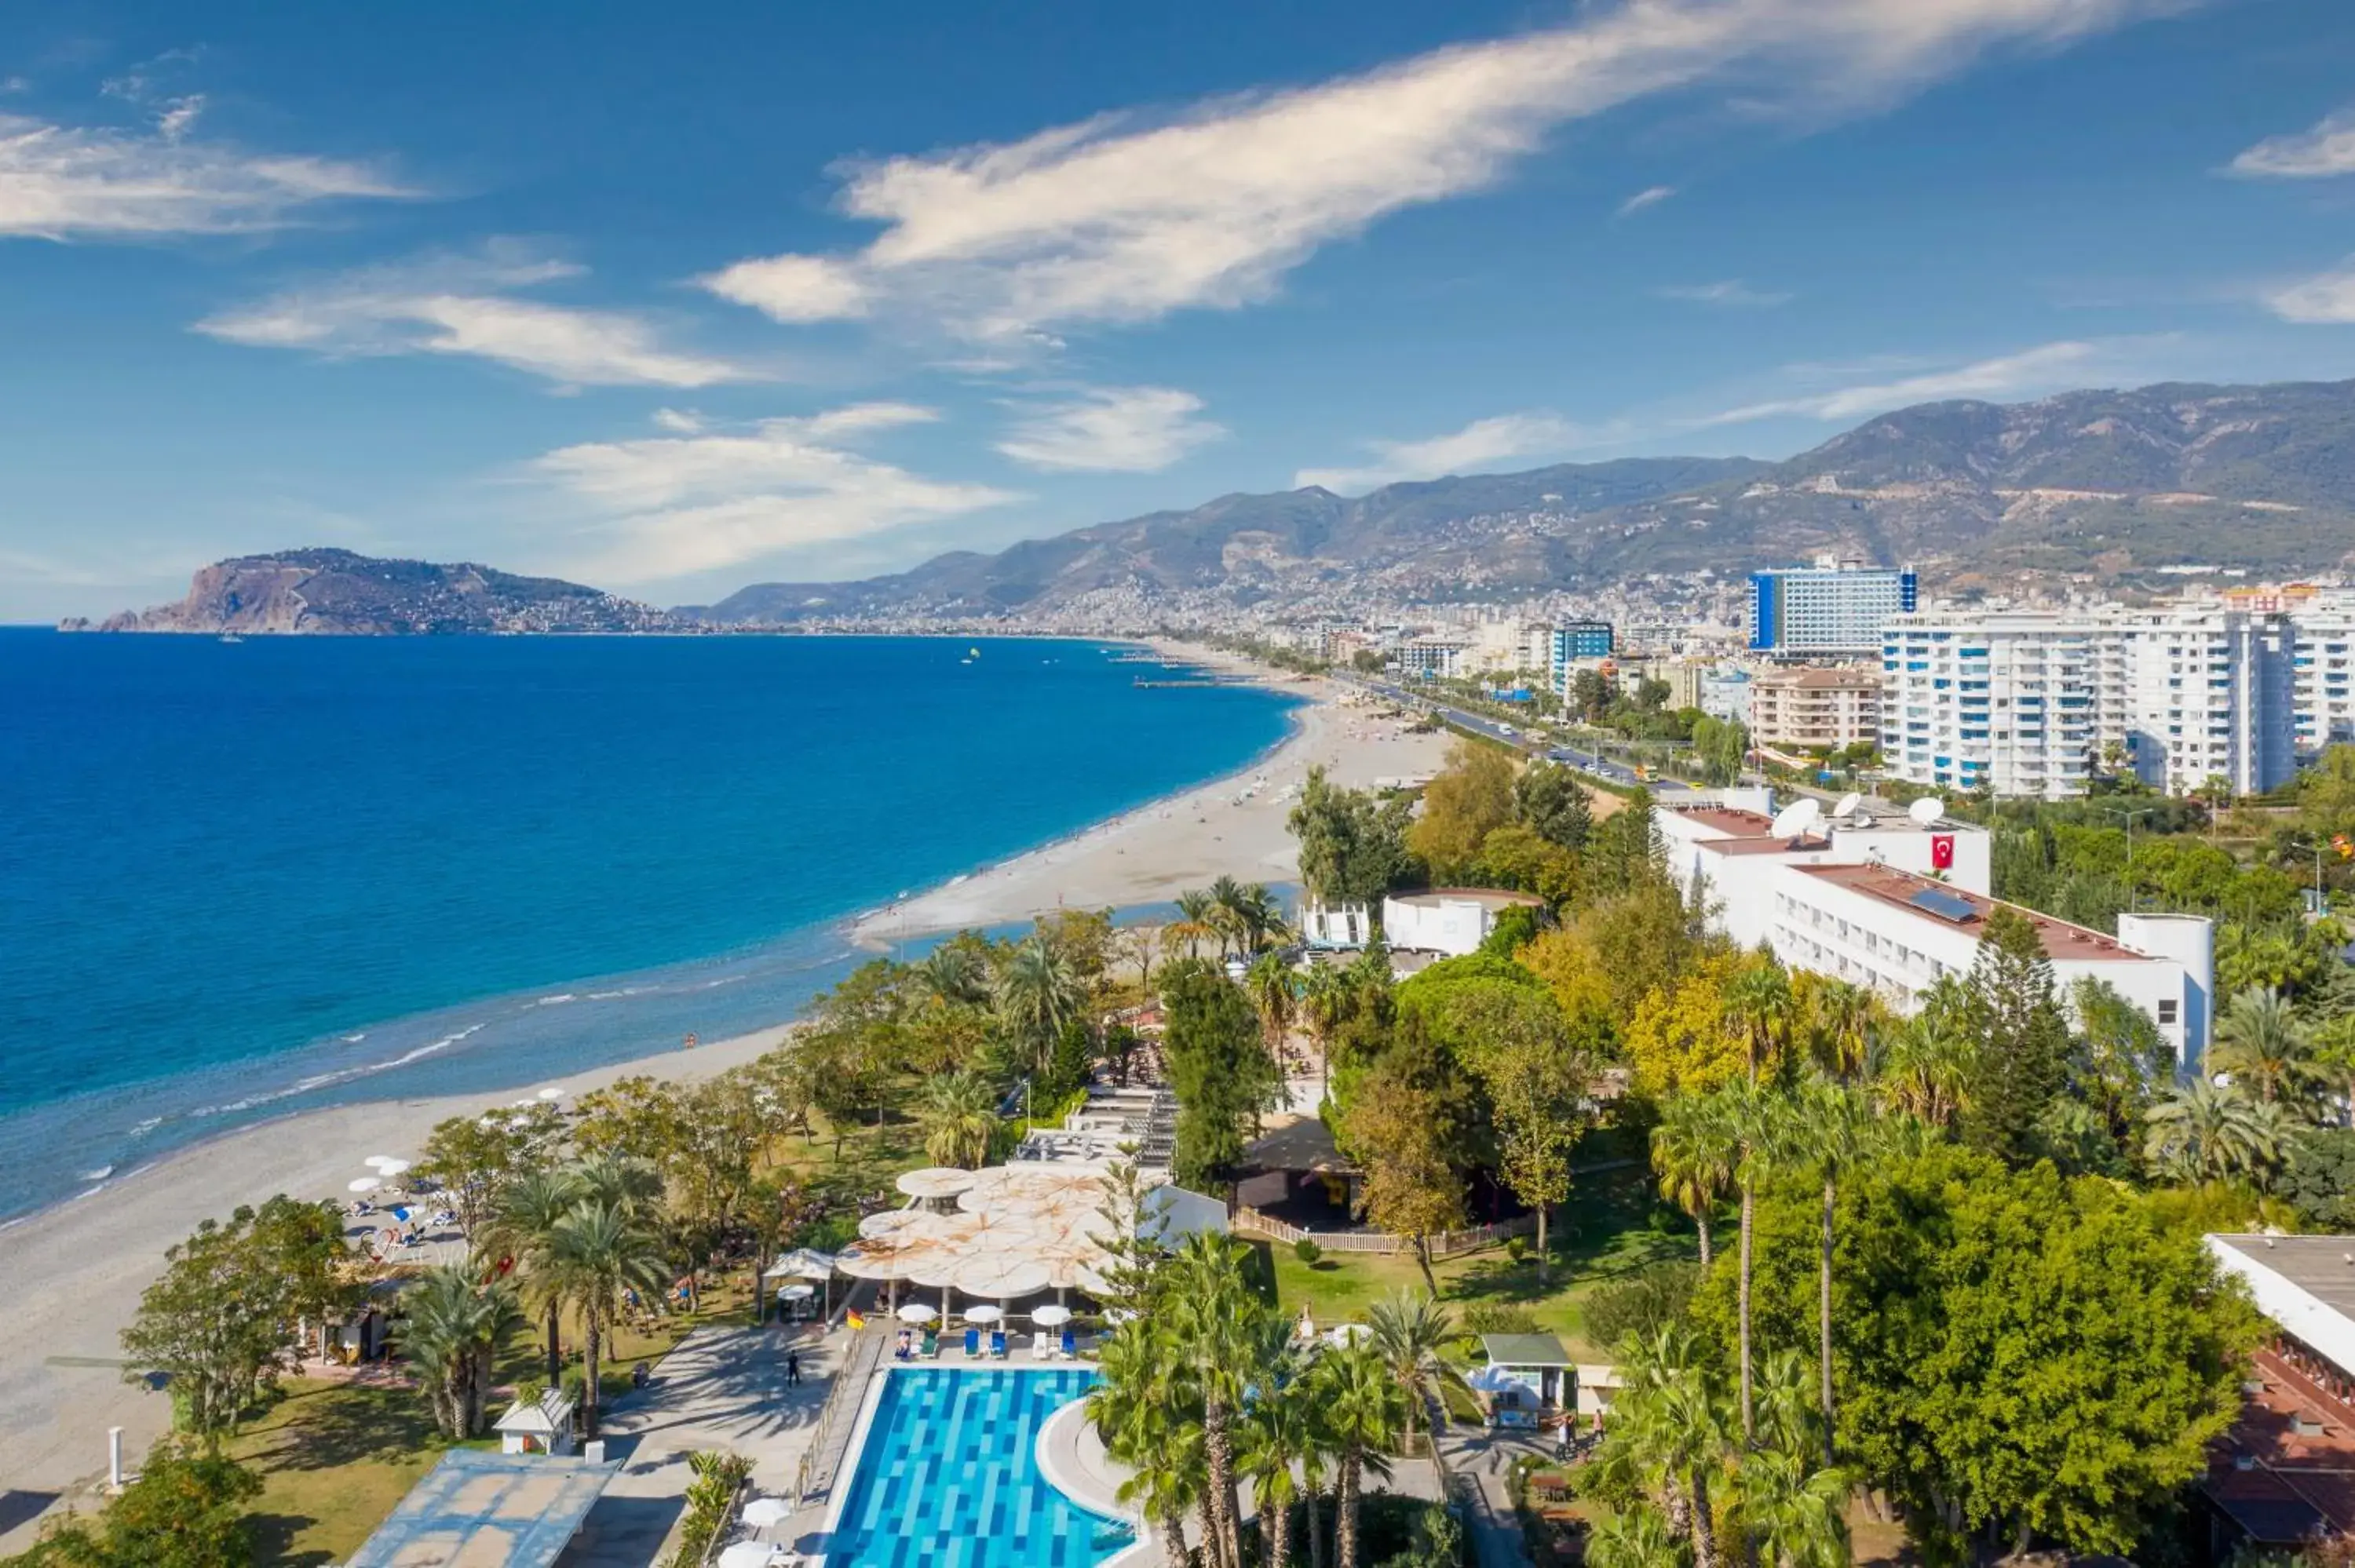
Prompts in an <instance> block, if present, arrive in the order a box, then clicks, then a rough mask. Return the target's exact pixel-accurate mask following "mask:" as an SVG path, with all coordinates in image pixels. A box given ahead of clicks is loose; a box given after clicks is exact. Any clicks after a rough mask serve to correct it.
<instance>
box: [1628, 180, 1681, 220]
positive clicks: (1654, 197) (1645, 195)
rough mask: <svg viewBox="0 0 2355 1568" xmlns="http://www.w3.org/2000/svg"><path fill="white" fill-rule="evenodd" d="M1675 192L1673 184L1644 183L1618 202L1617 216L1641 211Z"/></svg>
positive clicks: (1657, 203)
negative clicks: (1632, 193)
mask: <svg viewBox="0 0 2355 1568" xmlns="http://www.w3.org/2000/svg"><path fill="white" fill-rule="evenodd" d="M1676 194H1677V187H1676V186H1674V185H1646V186H1645V187H1644V188H1643V189H1642V190H1639V191H1637V192H1636V194H1635V195H1634V196H1629V197H1628V198H1627V199H1626V200H1625V201H1623V202H1621V203H1620V204H1619V216H1620V217H1626V216H1627V215H1628V214H1630V213H1636V212H1641V211H1643V210H1644V209H1645V208H1646V207H1657V206H1659V205H1660V204H1661V203H1662V202H1664V201H1666V200H1668V198H1669V197H1670V196H1674V195H1676Z"/></svg>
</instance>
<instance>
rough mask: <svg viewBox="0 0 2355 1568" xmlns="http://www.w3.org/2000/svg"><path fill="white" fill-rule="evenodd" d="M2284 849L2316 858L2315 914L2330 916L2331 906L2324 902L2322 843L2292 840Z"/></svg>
mask: <svg viewBox="0 0 2355 1568" xmlns="http://www.w3.org/2000/svg"><path fill="white" fill-rule="evenodd" d="M2284 847H2285V848H2287V849H2293V850H2299V851H2303V852H2305V853H2310V854H2312V855H2313V856H2314V912H2315V913H2316V914H2317V915H2326V914H2328V913H2329V910H2330V906H2328V904H2325V903H2324V902H2323V901H2322V844H2321V842H2320V841H2318V840H2314V841H2301V840H2297V839H2292V840H2291V841H2290V842H2288V843H2287V844H2286V845H2285V846H2284Z"/></svg>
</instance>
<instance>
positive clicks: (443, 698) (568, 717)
mask: <svg viewBox="0 0 2355 1568" xmlns="http://www.w3.org/2000/svg"><path fill="white" fill-rule="evenodd" d="M975 647H977V648H978V649H979V650H980V652H979V656H978V657H972V658H970V659H969V658H968V650H969V649H970V648H975ZM1146 670H1147V672H1148V673H1153V672H1152V667H1151V666H1146ZM1137 673H1138V670H1137V667H1136V666H1135V665H1133V664H1125V663H1121V662H1115V651H1113V650H1108V649H1105V648H1102V647H1099V646H1097V645H1095V644H1092V643H1087V642H1035V641H983V642H980V643H970V642H967V641H954V642H951V641H941V640H935V639H921V638H856V639H854V638H840V639H794V638H705V639H661V638H646V639H473V638H466V639H415V640H394V639H368V638H356V639H341V638H334V639H329V638H282V639H272V638H256V639H252V640H250V641H245V642H242V643H238V644H224V643H220V642H218V641H213V640H210V639H198V638H177V637H92V636H61V635H58V634H54V633H50V632H47V631H38V630H0V1216H5V1215H9V1214H17V1213H23V1212H25V1211H26V1210H27V1209H28V1208H31V1207H34V1206H37V1205H39V1204H41V1203H45V1202H52V1201H55V1200H57V1199H59V1198H62V1197H67V1196H70V1195H72V1194H74V1193H75V1192H80V1191H86V1190H88V1189H89V1188H90V1187H91V1185H92V1184H94V1183H97V1182H100V1181H104V1180H105V1179H106V1178H107V1176H108V1175H109V1174H111V1173H113V1172H117V1171H123V1170H127V1169H130V1168H131V1167H132V1166H133V1164H135V1163H137V1162H142V1161H144V1160H149V1159H152V1158H153V1157H154V1156H155V1155H156V1154H158V1153H161V1152H163V1151H165V1150H169V1149H171V1148H174V1147H177V1146H179V1145H182V1144H185V1143H186V1142H188V1141H191V1140H193V1139H197V1138H201V1137H205V1136H208V1135H210V1134H212V1133H215V1132H218V1131H220V1130H223V1129H225V1128H230V1127H234V1126H238V1125H241V1124H243V1123H246V1122H250V1121H253V1120H256V1119H260V1118H264V1117H270V1116H276V1115H282V1114H285V1113H287V1112H290V1111H296V1110H302V1109H307V1108H310V1107H315V1106H319V1105H325V1104H330V1103H335V1102H336V1101H341V1100H351V1099H358V1098H374V1097H389V1096H394V1095H415V1094H438V1093H461V1092H474V1091H476V1090H487V1089H491V1088H496V1087H502V1086H508V1085H513V1084H518V1083H524V1082H527V1081H530V1080H533V1079H538V1078H556V1077H560V1076H561V1075H563V1074H564V1073H566V1072H569V1071H573V1070H577V1069H579V1068H581V1067H584V1066H588V1065H598V1064H602V1063H606V1062H611V1061H615V1060H620V1059H623V1058H625V1057H628V1056H632V1055H636V1054H643V1053H645V1052H647V1051H650V1050H657V1049H661V1048H664V1047H666V1046H669V1045H675V1044H677V1042H678V1040H679V1038H680V1036H682V1035H683V1034H684V1033H687V1032H689V1031H695V1032H698V1033H701V1034H702V1035H703V1036H704V1037H705V1038H707V1039H711V1038H717V1037H720V1036H723V1035H726V1034H730V1033H741V1032H742V1031H744V1030H747V1029H751V1028H755V1027H759V1026H761V1025H762V1024H766V1023H771V1022H776V1021H778V1020H780V1019H782V1018H783V1017H786V1016H789V1015H790V1014H791V1013H792V1012H793V1011H794V1009H795V1008H796V1007H798V1006H799V1005H800V1004H801V1003H802V1002H803V1001H806V1000H807V998H808V997H809V996H810V995H811V994H812V993H813V992H814V991H815V990H817V989H818V988H820V987H822V986H824V985H826V984H828V983H831V981H832V980H834V979H836V978H837V977H838V976H839V975H840V974H841V973H842V972H844V970H845V969H847V967H848V966H849V964H850V963H851V962H853V961H854V959H853V955H852V954H851V952H850V949H849V947H848V943H847V938H846V934H845V927H844V923H843V917H844V916H847V915H849V914H851V913H853V912H856V911H858V910H860V909H865V908H871V907H873V906H877V905H879V904H883V903H886V902H889V901H890V900H891V899H892V898H894V897H895V896H896V895H899V894H900V893H901V892H903V891H908V890H912V889H916V888H920V887H922V886H924V885H927V884H931V883H936V882H939V881H941V880H943V879H944V878H946V877H949V876H952V875H955V874H960V873H963V872H966V871H969V870H971V869H973V868H975V866H978V865H980V864H984V863H988V862H991V861H995V860H998V859H1002V858H1004V857H1006V856H1007V855H1009V854H1013V853H1018V852H1019V851H1021V850H1023V849H1026V848H1028V847H1030V846H1032V845H1035V844H1038V843H1040V842H1045V841H1047V840H1049V839H1051V838H1055V837H1058V836H1060V835H1061V834H1064V833H1066V832H1071V831H1074V830H1076V829H1078V828H1080V827H1082V826H1083V825H1085V824H1086V823H1088V822H1091V821H1095V820H1097V819H1099V818H1102V817H1105V816H1108V815H1111V814H1113V813H1114V812H1116V811H1119V810H1124V809H1125V808H1128V807H1130V806H1134V805H1136V804H1138V803H1140V802H1142V801H1145V800H1150V799H1152V798H1153V797H1155V796H1157V795H1161V794H1166V793H1167V792H1169V791H1171V790H1173V789H1180V788H1183V787H1185V786H1187V785H1188V784H1192V783H1195V782H1198V781H1200V780H1202V779H1209V778H1213V777H1216V776H1217V775H1219V774H1220V773H1223V772H1226V771H1229V770H1231V769H1232V768H1237V767H1240V766H1241V765H1243V764H1244V763H1246V762H1247V761H1248V760H1249V759H1250V758H1252V757H1253V756H1254V755H1256V754H1257V753H1259V752H1262V751H1263V750H1264V749H1266V748H1267V747H1270V746H1271V745H1273V744H1274V743H1275V742H1276V741H1277V740H1279V739H1280V738H1281V737H1282V736H1283V735H1284V731H1285V728H1286V726H1287V723H1288V717H1287V715H1288V710H1289V707H1290V703H1289V701H1288V700H1287V699H1284V698H1282V697H1279V696H1276V695H1273V694H1267V693H1263V692H1256V691H1251V690H1246V689H1241V688H1235V687H1216V688H1176V689H1167V688H1165V689H1142V688H1138V687H1136V686H1135V685H1134V684H1133V680H1134V678H1135V675H1136V674H1137Z"/></svg>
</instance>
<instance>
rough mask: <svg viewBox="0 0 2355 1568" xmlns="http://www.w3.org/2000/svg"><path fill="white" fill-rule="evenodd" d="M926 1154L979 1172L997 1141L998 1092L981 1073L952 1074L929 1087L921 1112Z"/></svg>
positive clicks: (937, 1079)
mask: <svg viewBox="0 0 2355 1568" xmlns="http://www.w3.org/2000/svg"><path fill="white" fill-rule="evenodd" d="M918 1114H919V1116H920V1117H921V1118H922V1122H923V1127H924V1152H925V1153H926V1154H927V1155H929V1156H931V1157H932V1159H933V1160H936V1161H937V1162H939V1163H940V1164H943V1165H957V1166H962V1167H964V1169H965V1170H968V1171H978V1170H980V1169H981V1167H982V1166H983V1165H985V1164H986V1163H987V1162H988V1160H989V1150H990V1147H991V1145H992V1144H994V1143H995V1142H996V1140H997V1129H998V1120H997V1092H996V1090H995V1089H993V1088H992V1087H991V1086H990V1085H989V1081H988V1080H987V1079H986V1078H984V1077H983V1076H982V1075H980V1074H978V1073H952V1074H950V1075H948V1076H946V1077H943V1078H935V1079H933V1080H932V1083H931V1084H929V1085H928V1086H926V1087H925V1089H924V1094H923V1099H922V1107H921V1109H920V1111H919V1113H918Z"/></svg>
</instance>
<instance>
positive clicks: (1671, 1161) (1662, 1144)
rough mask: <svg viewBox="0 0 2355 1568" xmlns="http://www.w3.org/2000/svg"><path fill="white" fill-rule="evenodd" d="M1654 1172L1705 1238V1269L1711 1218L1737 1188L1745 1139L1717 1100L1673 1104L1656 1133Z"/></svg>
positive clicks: (1690, 1097) (1689, 1097) (1676, 1099)
mask: <svg viewBox="0 0 2355 1568" xmlns="http://www.w3.org/2000/svg"><path fill="white" fill-rule="evenodd" d="M1651 1152H1652V1169H1653V1171H1655V1172H1657V1174H1658V1176H1659V1179H1660V1196H1662V1197H1663V1198H1666V1199H1667V1200H1668V1202H1671V1203H1674V1204H1675V1205H1676V1206H1677V1207H1678V1208H1679V1209H1682V1210H1683V1211H1684V1212H1685V1213H1687V1214H1688V1215H1689V1216H1690V1217H1691V1219H1692V1222H1693V1224H1694V1226H1695V1227H1696V1228H1697V1229H1698V1230H1699V1231H1700V1264H1701V1266H1702V1267H1703V1268H1707V1267H1708V1266H1709V1265H1710V1216H1711V1215H1712V1214H1713V1213H1715V1212H1716V1210H1717V1205H1718V1204H1720V1203H1721V1202H1724V1201H1725V1195H1726V1193H1727V1192H1731V1191H1732V1187H1733V1172H1734V1169H1735V1167H1736V1165H1737V1164H1738V1163H1739V1161H1740V1160H1741V1153H1742V1146H1741V1139H1739V1137H1738V1136H1737V1135H1736V1133H1735V1131H1734V1128H1733V1124H1732V1121H1731V1119H1729V1118H1727V1117H1726V1115H1725V1113H1724V1106H1723V1104H1722V1103H1721V1101H1720V1100H1719V1099H1717V1098H1716V1097H1713V1096H1710V1095H1697V1094H1686V1095H1677V1096H1673V1097H1670V1098H1669V1100H1668V1104H1667V1105H1665V1106H1664V1107H1661V1114H1660V1122H1659V1125H1658V1126H1657V1127H1655V1128H1653V1129H1652V1149H1651Z"/></svg>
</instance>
